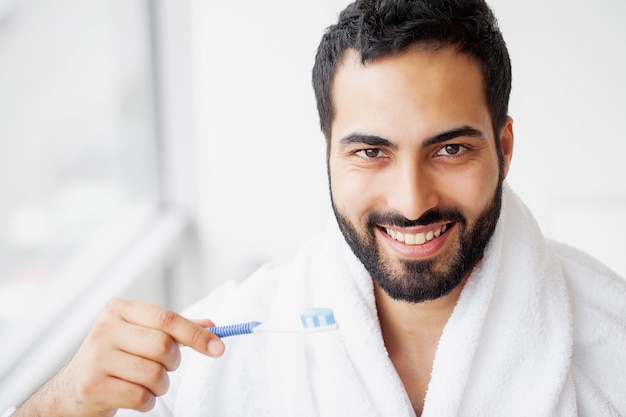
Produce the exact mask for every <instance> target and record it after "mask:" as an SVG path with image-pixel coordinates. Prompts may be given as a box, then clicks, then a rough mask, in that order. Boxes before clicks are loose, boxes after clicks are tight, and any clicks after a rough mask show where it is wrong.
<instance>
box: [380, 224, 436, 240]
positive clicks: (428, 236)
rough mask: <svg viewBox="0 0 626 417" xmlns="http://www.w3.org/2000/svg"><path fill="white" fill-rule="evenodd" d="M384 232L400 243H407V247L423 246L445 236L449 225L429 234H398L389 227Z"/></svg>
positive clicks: (433, 230) (430, 231) (428, 232)
mask: <svg viewBox="0 0 626 417" xmlns="http://www.w3.org/2000/svg"><path fill="white" fill-rule="evenodd" d="M383 230H384V231H385V232H386V233H387V234H388V235H389V236H391V237H392V238H393V239H395V240H397V241H398V242H401V243H405V244H407V245H423V244H424V243H426V242H430V241H431V240H433V239H436V238H438V237H439V236H441V235H442V234H444V233H445V232H446V230H448V225H447V224H444V225H442V226H439V227H437V228H435V229H432V230H429V231H427V232H422V233H414V234H413V233H403V232H398V231H395V230H392V229H390V228H388V227H385V228H383Z"/></svg>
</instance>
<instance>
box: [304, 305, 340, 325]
mask: <svg viewBox="0 0 626 417" xmlns="http://www.w3.org/2000/svg"><path fill="white" fill-rule="evenodd" d="M300 318H301V320H302V326H303V327H304V328H305V329H313V328H319V327H326V326H333V325H335V324H336V322H335V315H334V314H333V310H332V309H330V308H319V307H316V308H309V309H306V310H305V311H304V312H303V313H302V315H301V316H300Z"/></svg>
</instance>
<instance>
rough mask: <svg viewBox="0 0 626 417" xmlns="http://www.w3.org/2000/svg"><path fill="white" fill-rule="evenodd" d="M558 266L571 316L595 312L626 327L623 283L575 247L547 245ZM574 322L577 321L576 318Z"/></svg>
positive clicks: (625, 302) (623, 281) (613, 273)
mask: <svg viewBox="0 0 626 417" xmlns="http://www.w3.org/2000/svg"><path fill="white" fill-rule="evenodd" d="M550 245H551V246H552V248H553V249H554V250H555V252H556V254H557V256H558V258H559V260H560V264H561V268H562V271H563V275H564V277H565V280H566V284H567V287H568V292H569V296H570V302H571V303H572V308H573V309H574V311H573V313H575V312H576V310H584V311H586V312H587V313H591V312H595V313H594V317H596V318H599V317H598V315H599V316H601V317H605V318H606V319H610V318H612V319H613V320H615V321H618V322H621V323H622V325H625V326H626V279H624V278H622V277H620V276H619V275H617V274H616V273H615V272H613V271H612V270H610V269H609V268H608V267H606V266H605V265H603V264H601V263H600V262H599V261H597V260H596V259H594V258H593V257H591V256H589V255H588V254H586V253H585V252H582V251H581V250H579V249H576V248H574V247H571V246H568V245H565V244H562V243H557V242H550ZM575 319H576V317H575Z"/></svg>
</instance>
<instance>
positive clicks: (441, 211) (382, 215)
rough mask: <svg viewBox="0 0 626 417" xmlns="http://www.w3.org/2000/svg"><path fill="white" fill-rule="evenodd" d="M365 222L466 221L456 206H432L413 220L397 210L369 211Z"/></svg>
mask: <svg viewBox="0 0 626 417" xmlns="http://www.w3.org/2000/svg"><path fill="white" fill-rule="evenodd" d="M367 222H368V224H369V226H371V227H373V226H376V225H385V226H396V227H413V226H427V225H429V224H434V223H452V222H457V223H466V222H467V220H466V218H465V216H464V215H463V213H462V212H461V211H460V210H459V209H457V208H456V207H433V208H432V209H430V210H428V211H426V212H424V214H422V215H421V216H420V217H419V218H418V219H414V220H411V219H407V218H406V217H404V216H403V215H401V214H399V213H397V212H393V211H388V212H373V213H370V215H369V216H368V220H367Z"/></svg>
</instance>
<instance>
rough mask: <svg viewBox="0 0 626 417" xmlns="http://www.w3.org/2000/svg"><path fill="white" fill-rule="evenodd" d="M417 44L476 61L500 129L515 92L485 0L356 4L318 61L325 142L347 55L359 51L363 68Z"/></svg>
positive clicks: (366, 0) (316, 83) (328, 36)
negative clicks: (336, 84) (334, 86)
mask: <svg viewBox="0 0 626 417" xmlns="http://www.w3.org/2000/svg"><path fill="white" fill-rule="evenodd" d="M416 43H418V44H421V45H423V46H424V47H429V48H440V47H445V46H453V47H455V48H456V49H457V50H458V51H460V52H463V53H466V54H468V55H470V56H471V57H473V58H474V59H475V60H476V62H477V63H478V64H479V66H480V68H481V71H482V78H483V82H484V89H485V97H486V99H487V106H488V108H489V112H490V114H491V118H492V123H493V130H494V131H495V132H498V131H499V130H500V129H501V128H502V126H503V125H504V122H505V120H506V117H507V113H508V103H509V95H510V92H511V62H510V59H509V53H508V50H507V48H506V44H505V42H504V39H503V37H502V33H501V32H500V30H499V28H498V25H497V21H496V18H495V16H494V15H493V13H492V11H491V9H490V8H489V6H487V4H486V3H485V2H484V1H483V0H362V1H361V0H357V1H355V2H354V3H351V4H350V5H348V6H347V7H346V8H345V9H344V10H343V12H341V14H340V15H339V20H338V22H337V24H335V25H332V26H330V27H329V28H328V29H327V31H326V33H325V34H324V36H323V37H322V40H321V42H320V44H319V47H318V50H317V54H316V57H315V65H314V67H313V88H314V90H315V97H316V100H317V110H318V112H319V117H320V126H321V129H322V132H323V133H324V136H325V137H326V140H327V141H329V140H330V138H331V125H332V121H333V117H334V114H335V110H334V106H333V97H332V84H333V78H334V75H335V73H336V71H337V67H338V66H339V65H340V64H341V62H342V60H343V59H344V58H345V55H346V51H348V50H350V49H353V50H356V51H358V52H359V54H360V59H361V61H362V62H363V63H364V64H365V63H368V62H373V61H375V60H376V59H378V58H381V57H384V56H390V55H396V54H398V53H399V52H401V51H403V50H405V49H406V48H407V47H409V46H410V45H414V44H416Z"/></svg>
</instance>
